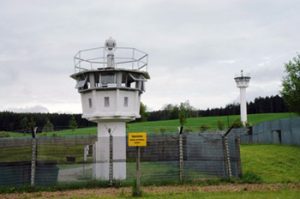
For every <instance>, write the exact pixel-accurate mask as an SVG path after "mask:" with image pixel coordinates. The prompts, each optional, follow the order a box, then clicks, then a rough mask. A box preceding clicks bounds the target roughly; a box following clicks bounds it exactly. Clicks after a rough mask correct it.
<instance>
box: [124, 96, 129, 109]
mask: <svg viewBox="0 0 300 199" xmlns="http://www.w3.org/2000/svg"><path fill="white" fill-rule="evenodd" d="M124 107H128V97H124Z"/></svg>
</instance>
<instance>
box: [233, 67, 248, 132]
mask: <svg viewBox="0 0 300 199" xmlns="http://www.w3.org/2000/svg"><path fill="white" fill-rule="evenodd" d="M250 79H251V77H250V76H249V75H244V73H243V70H241V75H240V76H236V77H235V78H234V80H235V82H236V85H237V87H238V88H239V89H240V114H241V122H242V123H243V125H244V126H245V125H246V123H247V103H246V88H247V87H248V85H249V82H250Z"/></svg>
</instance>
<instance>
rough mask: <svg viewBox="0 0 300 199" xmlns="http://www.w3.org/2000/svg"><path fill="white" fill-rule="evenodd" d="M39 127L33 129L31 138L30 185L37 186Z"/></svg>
mask: <svg viewBox="0 0 300 199" xmlns="http://www.w3.org/2000/svg"><path fill="white" fill-rule="evenodd" d="M36 131H37V127H34V128H33V129H32V140H31V180H30V185H31V186H32V187H34V186H35V172H36V158H37V141H36Z"/></svg>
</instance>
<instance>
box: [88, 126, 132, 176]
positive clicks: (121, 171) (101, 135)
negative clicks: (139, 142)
mask: <svg viewBox="0 0 300 199" xmlns="http://www.w3.org/2000/svg"><path fill="white" fill-rule="evenodd" d="M110 135H112V141H113V143H112V153H110V150H111V149H110ZM97 136H98V141H97V142H96V143H95V150H94V161H95V164H94V168H93V176H94V177H95V178H96V179H101V180H109V174H110V159H112V165H113V168H112V170H113V179H114V180H124V179H126V123H125V121H119V122H104V121H103V122H98V123H97ZM110 154H112V156H113V157H110Z"/></svg>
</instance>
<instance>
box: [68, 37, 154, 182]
mask: <svg viewBox="0 0 300 199" xmlns="http://www.w3.org/2000/svg"><path fill="white" fill-rule="evenodd" d="M74 65H75V73H74V74H72V75H71V77H72V78H73V79H75V80H76V81H77V84H76V88H77V89H78V92H79V93H80V95H81V104H82V112H83V114H82V117H83V118H86V119H88V120H89V121H92V122H96V123H97V126H98V127H97V135H98V141H97V142H96V144H95V154H94V159H95V162H96V164H95V167H94V177H95V178H98V179H109V163H108V162H109V158H110V155H109V154H110V147H109V146H110V144H109V136H110V135H112V136H113V154H112V155H113V179H125V178H126V122H128V121H132V120H135V119H136V118H139V117H140V113H139V112H140V98H141V94H142V93H143V92H145V82H146V81H147V79H150V76H149V74H148V72H147V66H148V54H146V53H144V52H143V51H140V50H137V49H135V48H128V47H117V44H116V41H115V40H113V39H112V38H109V39H108V40H106V41H105V44H104V47H99V48H92V49H86V50H80V51H79V52H78V53H77V54H76V55H75V56H74Z"/></svg>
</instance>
